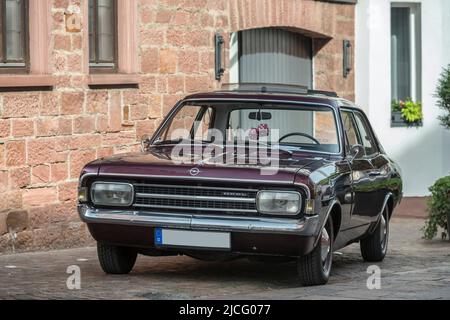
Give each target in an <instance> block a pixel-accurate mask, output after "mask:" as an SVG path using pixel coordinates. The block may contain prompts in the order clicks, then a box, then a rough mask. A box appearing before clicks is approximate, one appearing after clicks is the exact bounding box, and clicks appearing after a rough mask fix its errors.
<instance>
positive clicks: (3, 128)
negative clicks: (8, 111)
mask: <svg viewBox="0 0 450 320" xmlns="http://www.w3.org/2000/svg"><path fill="white" fill-rule="evenodd" d="M10 132H11V122H10V120H3V119H0V138H5V137H9V135H10Z"/></svg>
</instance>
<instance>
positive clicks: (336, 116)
mask: <svg viewBox="0 0 450 320" xmlns="http://www.w3.org/2000/svg"><path fill="white" fill-rule="evenodd" d="M196 101H199V102H205V101H235V102H259V103H261V102H264V103H283V104H291V105H306V106H322V107H328V108H330V109H331V110H332V112H333V115H334V121H335V125H336V131H337V135H338V138H339V139H338V141H339V152H336V153H335V152H326V151H314V150H299V151H301V152H306V153H315V154H327V155H343V154H344V149H345V148H344V147H343V146H345V141H344V134H343V131H342V128H341V124H340V122H339V120H340V117H339V114H338V110H336V108H335V107H334V106H333V105H331V104H329V103H320V102H302V101H292V100H280V99H256V98H197V99H195V98H191V99H184V100H180V101H178V102H177V103H176V104H175V105H174V107H173V108H172V109H171V110H170V112H169V113H168V114H167V116H166V117H165V118H164V120H163V121H162V122H161V124H160V125H159V127H158V128H157V129H156V131H155V133H154V134H153V136H152V138H151V139H150V144H151V145H153V144H154V141H155V140H156V137H158V135H159V134H160V133H161V131H162V130H163V128H164V127H165V126H166V124H167V123H168V122H169V121H171V119H172V115H173V114H174V113H176V112H178V109H179V108H181V107H183V105H184V103H185V102H196Z"/></svg>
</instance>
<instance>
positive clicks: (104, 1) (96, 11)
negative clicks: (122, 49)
mask: <svg viewBox="0 0 450 320" xmlns="http://www.w3.org/2000/svg"><path fill="white" fill-rule="evenodd" d="M89 67H90V71H91V72H93V73H96V72H115V71H116V70H117V1H116V0H89Z"/></svg>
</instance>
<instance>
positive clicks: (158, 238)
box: [155, 228, 231, 249]
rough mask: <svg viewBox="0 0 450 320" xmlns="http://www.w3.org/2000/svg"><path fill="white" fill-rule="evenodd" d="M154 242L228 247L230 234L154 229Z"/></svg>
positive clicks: (215, 247)
mask: <svg viewBox="0 0 450 320" xmlns="http://www.w3.org/2000/svg"><path fill="white" fill-rule="evenodd" d="M155 244H156V245H159V246H175V247H190V248H192V247H193V248H213V249H230V248H231V241H230V234H229V233H227V232H204V231H188V230H171V229H162V228H156V229H155Z"/></svg>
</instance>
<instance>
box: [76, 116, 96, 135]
mask: <svg viewBox="0 0 450 320" xmlns="http://www.w3.org/2000/svg"><path fill="white" fill-rule="evenodd" d="M94 130H95V116H80V117H76V118H75V119H74V120H73V133H91V132H94Z"/></svg>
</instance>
